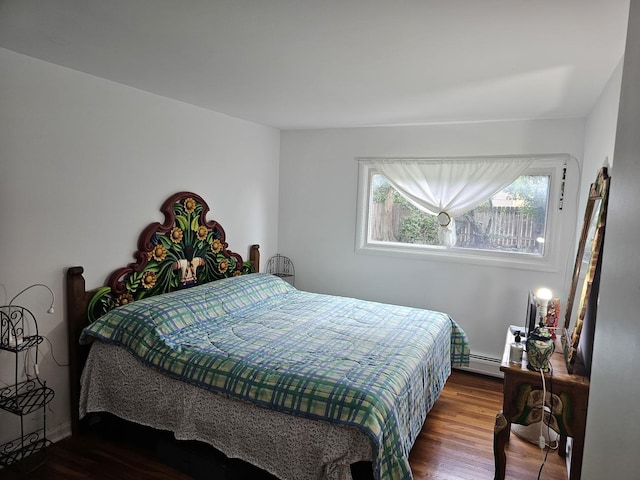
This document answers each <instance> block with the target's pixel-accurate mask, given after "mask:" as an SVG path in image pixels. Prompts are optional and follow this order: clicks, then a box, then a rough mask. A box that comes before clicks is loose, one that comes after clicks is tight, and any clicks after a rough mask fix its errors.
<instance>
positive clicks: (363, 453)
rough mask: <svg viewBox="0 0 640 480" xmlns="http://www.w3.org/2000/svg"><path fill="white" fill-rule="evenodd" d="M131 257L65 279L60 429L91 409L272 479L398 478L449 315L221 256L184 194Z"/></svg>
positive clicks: (426, 400)
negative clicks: (365, 473) (66, 399)
mask: <svg viewBox="0 0 640 480" xmlns="http://www.w3.org/2000/svg"><path fill="white" fill-rule="evenodd" d="M161 211H162V212H163V213H164V215H165V221H164V223H152V224H150V225H148V226H147V227H146V228H145V229H144V230H143V231H142V234H141V236H140V239H139V242H138V251H137V252H136V254H135V258H136V261H135V262H134V263H131V264H129V265H128V266H127V267H124V268H120V269H118V270H116V271H114V272H113V273H112V274H111V276H110V277H109V281H108V282H107V284H106V285H105V286H104V287H101V288H98V289H96V290H91V291H86V290H85V283H84V278H83V276H82V274H83V269H82V267H72V268H69V269H68V270H67V301H68V317H69V335H70V341H69V344H70V361H71V368H70V371H71V399H72V430H73V431H74V433H76V432H77V431H78V430H79V429H80V426H81V424H80V419H81V418H83V417H85V416H86V415H88V414H89V413H91V412H108V413H111V414H113V415H115V416H117V417H120V418H123V419H125V420H128V421H131V422H134V423H138V424H141V425H146V426H151V427H153V428H156V429H159V430H166V431H170V432H173V434H174V435H175V437H176V438H179V439H188V440H198V441H202V442H205V443H208V444H210V445H212V446H214V447H215V448H216V449H218V450H220V451H222V452H223V453H224V454H225V455H227V456H229V457H232V458H240V459H242V460H245V461H247V462H249V463H251V464H254V465H257V466H258V467H260V468H262V469H264V470H266V471H268V472H270V473H272V474H273V475H275V476H276V477H277V478H280V479H281V480H294V479H295V480H299V479H327V480H347V479H350V478H351V473H350V472H351V470H350V465H351V464H354V463H357V462H361V461H369V462H371V465H372V471H373V476H374V478H376V479H381V480H388V479H410V478H412V474H411V469H410V467H409V461H408V458H409V452H410V450H411V447H412V445H413V443H414V441H415V439H416V437H417V435H418V433H419V432H420V429H421V428H422V425H423V423H424V420H425V418H426V415H427V413H428V411H429V410H430V408H431V407H432V406H433V404H434V403H435V401H436V400H437V398H438V396H439V394H440V392H441V390H442V388H443V386H444V384H445V382H446V379H447V377H448V376H449V374H450V372H451V367H452V366H455V365H466V364H468V360H469V347H468V342H467V338H466V335H465V334H464V332H463V331H462V329H461V328H460V327H459V325H458V324H457V323H456V322H455V321H454V320H452V319H451V318H450V317H449V316H448V315H447V314H445V313H442V312H435V311H430V310H424V309H417V308H410V307H402V306H393V305H388V304H382V303H376V302H370V301H363V300H357V299H353V298H346V297H339V296H330V295H322V294H316V293H311V292H304V291H301V290H298V289H296V288H294V287H293V286H291V285H290V284H288V283H287V282H285V281H284V280H283V279H281V278H279V277H277V276H274V275H269V274H265V273H259V272H258V269H259V248H258V246H257V245H254V246H252V247H250V250H249V261H246V262H245V261H244V260H243V258H242V257H241V256H240V255H239V254H237V253H235V252H233V251H231V250H229V249H228V244H227V242H226V236H225V232H224V229H223V228H222V226H221V225H220V224H219V223H218V222H216V221H210V220H208V219H207V213H208V211H209V207H208V206H207V204H206V203H205V202H204V200H203V199H202V198H201V197H200V196H198V195H196V194H194V193H191V192H180V193H178V194H176V195H173V196H172V197H170V198H169V199H168V200H167V201H166V202H165V203H164V204H163V205H162V207H161Z"/></svg>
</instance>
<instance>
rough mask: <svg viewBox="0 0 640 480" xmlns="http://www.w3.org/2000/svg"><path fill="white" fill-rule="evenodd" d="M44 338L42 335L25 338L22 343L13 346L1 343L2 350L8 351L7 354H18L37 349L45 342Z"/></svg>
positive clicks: (21, 340) (0, 348)
mask: <svg viewBox="0 0 640 480" xmlns="http://www.w3.org/2000/svg"><path fill="white" fill-rule="evenodd" d="M43 340H44V339H43V337H41V336H40V335H31V336H28V337H24V338H21V339H20V343H18V344H16V345H13V344H8V343H6V344H5V343H1V342H0V350H6V351H7V352H14V353H18V352H21V351H23V350H27V349H29V348H32V347H35V346H36V345H40V344H41V343H42V341H43Z"/></svg>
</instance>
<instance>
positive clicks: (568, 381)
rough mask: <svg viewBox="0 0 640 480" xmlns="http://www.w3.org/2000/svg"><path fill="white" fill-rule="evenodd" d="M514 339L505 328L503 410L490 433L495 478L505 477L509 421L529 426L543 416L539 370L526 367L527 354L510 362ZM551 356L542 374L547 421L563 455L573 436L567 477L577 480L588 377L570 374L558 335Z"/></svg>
mask: <svg viewBox="0 0 640 480" xmlns="http://www.w3.org/2000/svg"><path fill="white" fill-rule="evenodd" d="M513 341H514V336H513V334H512V333H511V330H509V331H507V338H506V342H505V348H504V354H503V356H502V364H501V366H500V370H501V371H502V372H503V373H504V386H503V394H504V400H503V405H502V411H501V412H498V414H497V416H496V424H495V427H494V436H493V454H494V457H495V467H496V472H495V480H504V476H505V469H506V463H507V458H506V454H505V451H504V447H505V444H506V443H507V441H508V440H509V435H510V433H511V424H512V423H516V424H519V425H530V424H532V423H537V422H539V421H540V420H541V419H542V397H543V388H542V378H541V375H540V372H534V371H531V370H529V369H527V356H526V353H525V355H524V358H523V359H522V362H521V363H519V364H514V363H509V353H510V345H511V343H513ZM555 348H556V349H555V352H554V353H553V355H552V356H551V365H552V370H551V372H549V373H546V374H545V384H546V398H545V401H544V403H545V405H546V406H547V407H549V408H550V409H551V415H550V421H549V424H550V426H551V427H552V428H553V430H555V431H556V432H557V433H558V434H560V442H559V446H558V453H559V454H560V455H561V456H565V455H566V443H567V437H571V438H572V439H573V447H572V454H571V474H570V477H569V480H579V479H580V473H581V469H582V450H583V447H584V433H585V425H586V421H587V403H588V400H589V379H588V378H587V377H584V376H581V375H576V374H573V375H572V374H569V373H568V372H567V366H566V363H565V359H564V354H563V351H562V345H561V341H560V337H559V336H558V338H556V341H555Z"/></svg>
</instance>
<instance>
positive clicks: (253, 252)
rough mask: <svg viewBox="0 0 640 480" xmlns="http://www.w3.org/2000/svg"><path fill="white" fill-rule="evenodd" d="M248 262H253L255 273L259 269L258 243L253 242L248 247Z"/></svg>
mask: <svg viewBox="0 0 640 480" xmlns="http://www.w3.org/2000/svg"><path fill="white" fill-rule="evenodd" d="M249 262H251V264H253V267H254V268H255V271H256V273H258V272H259V271H260V245H258V244H254V245H251V247H249Z"/></svg>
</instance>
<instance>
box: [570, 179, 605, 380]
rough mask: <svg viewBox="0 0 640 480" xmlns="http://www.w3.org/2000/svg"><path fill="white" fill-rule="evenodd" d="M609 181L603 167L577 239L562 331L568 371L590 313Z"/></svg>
mask: <svg viewBox="0 0 640 480" xmlns="http://www.w3.org/2000/svg"><path fill="white" fill-rule="evenodd" d="M609 183H610V177H609V175H608V173H607V168H606V167H603V168H601V169H600V171H599V172H598V176H597V177H596V181H595V182H594V183H592V184H591V188H590V189H589V197H588V199H587V206H586V210H585V216H584V222H583V224H582V230H581V234H580V239H579V242H578V250H577V253H576V261H575V264H574V269H573V277H572V281H571V285H570V289H569V295H568V297H567V306H566V311H565V321H564V328H563V333H562V347H563V350H564V355H565V361H566V364H567V370H568V372H569V373H573V370H574V367H575V364H576V358H577V354H578V346H579V344H580V336H581V334H582V328H583V324H584V321H585V316H586V313H587V305H588V301H589V298H590V296H591V294H592V287H593V282H594V278H595V276H596V267H597V265H598V259H599V258H600V253H601V250H602V244H603V239H604V231H605V226H606V219H607V203H608V194H609ZM580 282H582V285H581V290H580V295H579V296H578V295H577V294H578V286H579V283H580ZM576 301H577V308H576V309H575V312H574V304H575V303H576ZM573 315H575V321H574V324H573V329H572V330H571V332H570V331H569V329H570V326H571V320H572V316H573Z"/></svg>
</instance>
